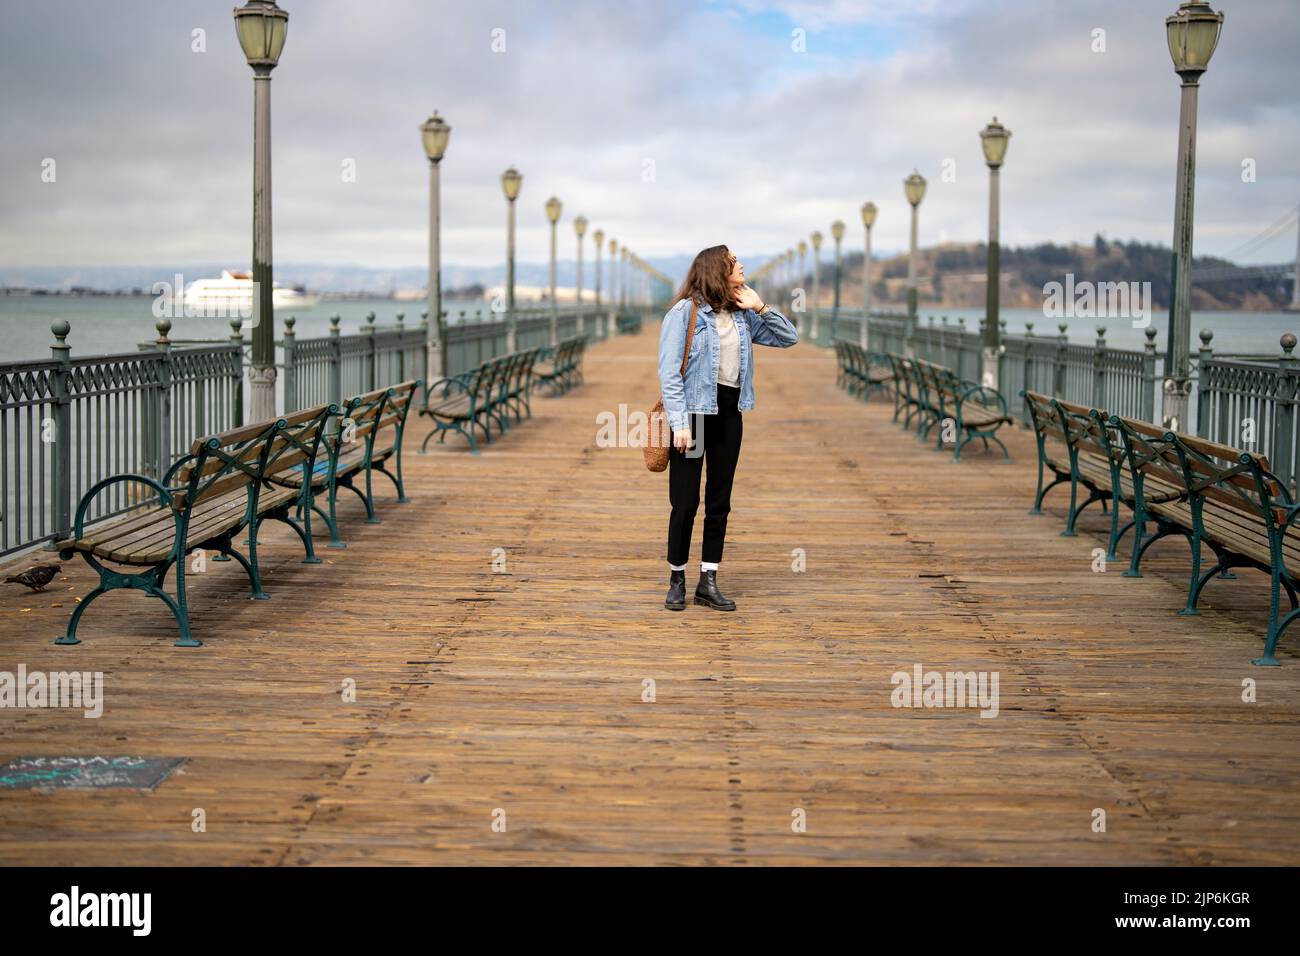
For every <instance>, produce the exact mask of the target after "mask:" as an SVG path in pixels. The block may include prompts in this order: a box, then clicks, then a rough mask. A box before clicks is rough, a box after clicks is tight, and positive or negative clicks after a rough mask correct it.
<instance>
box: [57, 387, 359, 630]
mask: <svg viewBox="0 0 1300 956" xmlns="http://www.w3.org/2000/svg"><path fill="white" fill-rule="evenodd" d="M337 411H338V407H337V406H335V405H321V406H319V407H317V408H312V409H306V410H304V411H300V412H296V413H294V414H292V415H285V416H283V417H281V418H278V419H275V420H272V421H267V422H260V423H257V424H254V425H248V426H245V427H243V428H236V429H233V430H231V431H227V432H223V433H221V434H219V435H210V436H207V437H205V438H200V439H198V440H197V441H195V442H194V444H193V445H192V446H191V450H190V452H189V454H187V455H185V456H183V457H182V458H180V459H179V460H178V461H177V462H176V463H175V464H174V465H172V467H171V468H170V469H169V470H168V472H167V474H166V475H164V476H163V479H162V481H161V482H159V481H155V480H154V479H152V478H148V477H146V476H144V475H130V474H122V475H114V476H112V477H110V478H106V479H104V480H103V481H100V482H98V483H97V484H96V485H94V486H93V487H92V488H91V489H90V490H89V491H87V492H86V493H85V494H84V495H83V496H82V497H81V501H80V502H79V503H78V504H77V512H76V519H75V521H74V523H73V531H72V536H71V537H70V538H67V539H65V540H62V541H60V542H58V544H57V547H58V549H59V555H60V557H61V558H63V559H64V560H68V559H69V558H71V557H72V556H73V555H76V554H80V555H81V556H82V558H83V559H84V560H85V561H86V563H87V564H89V565H90V566H91V567H92V568H94V569H95V571H96V572H97V573H98V574H99V584H98V585H96V586H95V588H94V589H92V590H91V591H90V593H89V594H87V595H86V597H85V598H84V599H83V600H82V601H81V603H80V604H78V605H77V607H76V610H74V611H73V612H72V616H71V618H70V620H69V621H68V629H67V633H66V634H65V635H64V636H62V637H60V638H58V639H57V640H56V641H55V643H56V644H78V643H80V641H79V640H78V638H77V626H78V624H79V623H80V621H81V616H82V615H83V614H84V613H85V611H86V609H87V608H88V607H89V606H90V605H91V604H92V603H93V602H94V601H95V599H96V598H98V597H100V596H101V595H103V594H106V593H108V592H109V591H114V590H119V589H129V590H137V591H143V592H145V593H146V594H149V595H152V596H153V597H157V598H159V599H161V600H162V601H163V603H165V604H166V605H167V607H168V608H169V609H170V610H171V612H172V614H173V615H174V616H175V618H176V621H177V625H178V627H179V629H180V636H179V639H178V640H177V641H176V644H177V646H179V647H198V646H200V645H201V643H202V642H200V641H198V640H197V639H195V638H194V636H193V635H192V633H191V631H190V615H189V606H188V603H187V600H186V591H185V573H186V561H187V560H188V557H189V556H190V555H192V554H193V552H194V551H196V550H202V551H209V550H212V551H216V552H218V554H219V555H222V556H224V557H226V558H228V559H230V558H233V559H234V560H235V561H237V562H239V564H240V565H241V566H242V567H243V569H244V571H245V572H246V573H247V575H248V579H249V583H250V587H251V595H250V597H252V598H253V599H255V600H265V599H266V598H267V596H268V595H267V594H266V592H265V591H264V590H263V588H262V580H261V572H260V571H259V568H258V560H257V533H258V529H259V528H260V526H261V524H262V522H263V521H265V520H267V519H275V520H278V521H282V522H284V523H285V524H287V525H289V527H291V528H292V529H293V530H294V531H295V532H296V533H297V535H298V537H299V538H300V539H301V541H302V544H303V548H304V550H305V552H306V556H305V557H304V559H303V560H304V562H306V563H309V564H319V563H320V558H318V557H316V554H315V551H314V549H313V545H312V533H311V512H312V507H311V506H312V501H311V488H310V485H308V486H306V487H303V488H296V489H295V488H291V487H287V486H284V485H281V484H276V483H275V479H276V478H279V477H281V476H283V475H286V474H289V473H292V472H293V471H294V470H296V469H298V468H299V466H306V467H308V468H310V467H311V466H312V464H313V462H314V461H315V459H316V455H317V453H318V451H319V448H320V442H321V437H322V435H323V434H324V430H325V426H326V422H327V421H328V419H329V417H330V416H331V415H333V414H335V413H337ZM123 483H135V484H139V485H144V486H145V487H147V488H149V489H150V490H151V491H152V494H149V495H146V496H145V499H144V500H143V501H141V502H140V503H139V504H136V505H133V506H132V507H130V508H128V509H127V510H126V511H125V512H124V513H122V514H120V515H117V516H115V517H112V518H108V519H106V520H103V521H100V522H96V523H95V524H92V525H91V526H90V527H89V528H88V527H86V523H85V518H86V512H87V511H88V510H89V508H90V507H91V505H92V504H93V503H94V501H95V500H96V498H97V497H98V496H99V494H100V493H101V492H102V491H104V490H105V489H106V488H109V487H111V486H113V485H117V484H123ZM155 496H156V497H155ZM295 515H297V516H298V517H297V518H295ZM300 520H301V523H299V521H300ZM245 530H247V532H248V556H247V557H245V556H244V555H242V554H241V553H240V552H239V551H237V550H236V549H235V547H234V539H235V536H236V535H238V534H239V533H240V532H241V531H245ZM104 562H108V563H109V564H115V565H124V566H126V567H140V568H144V569H145V570H143V571H136V572H131V571H118V570H114V569H113V568H110V567H107V566H105V564H104ZM173 568H174V569H175V591H176V596H175V598H173V597H172V595H171V594H169V593H168V592H167V591H166V590H165V589H164V586H163V585H164V583H165V581H166V578H167V574H168V572H169V571H172V569H173Z"/></svg>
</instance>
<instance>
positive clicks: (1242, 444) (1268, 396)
mask: <svg viewBox="0 0 1300 956" xmlns="http://www.w3.org/2000/svg"><path fill="white" fill-rule="evenodd" d="M1211 339H1212V336H1211V335H1210V333H1208V332H1202V333H1201V350H1200V360H1199V362H1198V363H1197V364H1198V382H1197V391H1196V415H1197V426H1196V433H1197V434H1198V435H1199V436H1201V437H1202V438H1208V439H1210V440H1211V441H1217V442H1221V443H1222V444H1225V445H1231V446H1232V447H1233V448H1240V449H1243V450H1246V451H1255V452H1259V453H1260V454H1262V455H1264V456H1265V457H1266V458H1268V461H1269V466H1270V469H1271V470H1272V472H1273V473H1274V474H1275V475H1277V476H1278V477H1279V478H1281V479H1282V480H1283V481H1284V482H1285V483H1286V484H1287V485H1288V487H1289V488H1290V490H1291V492H1292V493H1293V494H1294V493H1295V492H1296V478H1297V470H1298V466H1300V462H1298V461H1297V448H1300V435H1298V434H1297V432H1298V431H1300V420H1298V417H1297V415H1296V405H1297V402H1298V401H1300V362H1298V361H1297V359H1296V357H1295V355H1293V354H1292V353H1293V352H1294V350H1295V346H1296V337H1295V336H1294V335H1292V334H1291V333H1289V332H1288V333H1287V334H1286V335H1283V336H1282V342H1281V345H1282V354H1281V355H1280V356H1278V357H1277V358H1273V359H1270V358H1267V357H1263V356H1240V355H1237V356H1218V357H1215V356H1214V354H1213V351H1212V350H1211V348H1210V342H1211Z"/></svg>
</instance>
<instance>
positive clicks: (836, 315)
mask: <svg viewBox="0 0 1300 956" xmlns="http://www.w3.org/2000/svg"><path fill="white" fill-rule="evenodd" d="M831 238H833V239H834V240H835V306H834V308H832V309H831V341H832V342H834V341H835V334H836V327H837V325H838V324H839V321H840V247H841V244H842V243H843V242H844V223H843V221H842V220H839V219H836V220H835V221H834V222H833V223H831Z"/></svg>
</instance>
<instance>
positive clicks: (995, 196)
mask: <svg viewBox="0 0 1300 956" xmlns="http://www.w3.org/2000/svg"><path fill="white" fill-rule="evenodd" d="M1010 139H1011V130H1009V129H1007V128H1006V127H1005V126H1003V125H1002V124H1001V123H999V122H998V118H997V117H996V116H995V117H993V122H991V123H989V125H988V126H986V127H984V129H982V130H981V131H980V145H981V146H983V147H984V162H986V163H988V167H989V275H988V292H987V294H986V298H985V307H984V313H985V314H984V341H983V343H982V345H983V348H982V350H981V352H980V381H981V383H982V384H983V385H984V387H985V388H997V387H998V350H999V346H1000V345H1001V336H1000V335H999V334H998V330H999V326H998V318H999V316H998V294H999V292H1000V291H1001V284H1002V270H1001V267H1000V263H999V260H1000V258H1001V246H1000V244H999V239H998V233H999V228H1000V215H999V211H998V209H999V192H1000V186H999V184H1000V183H1001V169H1002V160H1003V157H1005V156H1006V154H1007V141H1008V140H1010Z"/></svg>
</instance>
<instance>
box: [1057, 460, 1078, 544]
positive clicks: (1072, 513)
mask: <svg viewBox="0 0 1300 956" xmlns="http://www.w3.org/2000/svg"><path fill="white" fill-rule="evenodd" d="M1078 501H1079V479H1077V478H1075V477H1074V475H1073V474H1071V475H1070V510H1069V511H1068V512H1067V513H1066V517H1065V530H1064V531H1062V532H1061V537H1062V538H1074V537H1077V536H1078V532H1077V531H1075V530H1074V519H1075V518H1076V517H1077V516H1078V514H1079V509H1078Z"/></svg>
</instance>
